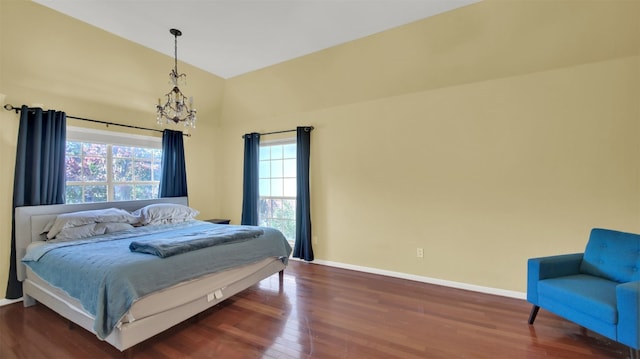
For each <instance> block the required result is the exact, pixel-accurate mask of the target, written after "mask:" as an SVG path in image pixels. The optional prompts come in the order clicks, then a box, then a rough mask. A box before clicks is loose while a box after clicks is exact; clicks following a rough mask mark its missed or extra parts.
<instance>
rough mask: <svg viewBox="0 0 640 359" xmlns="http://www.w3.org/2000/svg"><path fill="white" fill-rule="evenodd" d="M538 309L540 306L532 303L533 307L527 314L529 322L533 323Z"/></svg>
mask: <svg viewBox="0 0 640 359" xmlns="http://www.w3.org/2000/svg"><path fill="white" fill-rule="evenodd" d="M539 310H540V307H539V306H537V305H535V304H534V305H533V308H531V313H530V314H529V324H533V321H534V320H536V315H538V311H539Z"/></svg>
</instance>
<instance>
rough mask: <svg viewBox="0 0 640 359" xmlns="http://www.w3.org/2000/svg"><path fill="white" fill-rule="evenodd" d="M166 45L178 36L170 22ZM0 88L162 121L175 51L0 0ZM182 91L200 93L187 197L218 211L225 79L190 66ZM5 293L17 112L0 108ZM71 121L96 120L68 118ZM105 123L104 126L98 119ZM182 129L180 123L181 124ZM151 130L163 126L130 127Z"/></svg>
mask: <svg viewBox="0 0 640 359" xmlns="http://www.w3.org/2000/svg"><path fill="white" fill-rule="evenodd" d="M164 35H166V37H167V46H168V47H169V48H170V47H171V46H173V39H172V38H171V34H169V31H168V29H167V32H166V34H159V35H158V36H164ZM0 46H1V50H0V94H4V95H6V98H5V99H4V102H3V103H2V105H4V104H5V103H9V104H12V105H14V106H20V105H22V104H26V105H32V104H42V105H43V106H44V108H53V109H59V110H63V111H65V112H66V113H67V114H68V115H71V116H78V117H85V118H92V119H98V120H104V121H111V122H117V123H124V124H130V125H137V126H143V127H151V128H160V127H156V124H155V104H157V101H158V97H160V96H161V95H162V94H164V93H166V92H168V91H169V90H170V88H169V84H168V82H169V72H170V70H171V68H172V67H173V58H171V57H168V56H165V55H162V54H160V53H158V52H155V51H153V50H150V49H148V48H145V47H142V46H139V45H137V44H134V43H132V42H129V41H125V40H123V39H121V38H119V37H117V36H115V35H112V34H109V33H107V32H104V31H102V30H99V29H97V28H95V27H92V26H89V25H87V24H85V23H82V22H79V21H77V20H74V19H72V18H70V17H67V16H65V15H62V14H60V13H57V12H55V11H52V10H50V9H48V8H46V7H43V6H40V5H38V4H35V3H32V2H30V1H25V0H0ZM179 70H180V71H181V72H185V73H187V77H188V84H187V86H186V87H185V88H184V91H185V92H186V93H187V94H188V95H190V96H191V95H192V96H194V97H195V99H196V107H197V109H198V128H197V129H196V130H194V131H192V133H193V136H192V137H190V138H186V139H185V151H186V154H187V172H188V173H189V176H188V181H189V182H188V186H189V192H190V194H192V196H191V197H190V204H191V205H192V206H193V207H195V208H198V209H199V210H200V211H201V212H202V214H201V215H200V217H201V218H215V217H218V216H221V213H219V212H220V208H221V207H220V205H219V201H218V200H217V197H216V193H215V191H214V190H213V188H215V187H219V185H218V184H217V183H216V170H215V168H216V161H217V159H218V156H217V152H216V151H215V149H214V141H213V139H214V138H216V137H217V136H218V133H217V132H218V129H219V121H220V110H221V103H222V94H223V86H224V80H223V79H221V78H219V77H216V76H214V75H212V74H209V73H207V72H204V71H202V70H199V69H196V68H194V67H192V66H188V65H185V64H182V63H181V64H179ZM0 122H1V123H2V127H1V128H0V166H2V168H3V171H1V172H0V296H4V293H5V285H6V278H7V273H8V268H9V264H8V263H9V248H10V246H9V243H10V242H9V238H10V234H11V204H12V196H13V167H14V164H15V148H16V143H17V131H18V115H16V114H15V113H13V112H9V111H5V110H4V109H0ZM68 124H69V125H74V126H84V127H87V126H91V124H89V123H88V122H81V121H77V120H68ZM94 127H97V128H102V129H104V126H94ZM178 129H179V128H178ZM109 130H111V131H127V132H130V133H139V134H144V135H151V136H161V133H155V132H147V131H137V132H136V131H132V130H127V129H124V128H120V127H114V126H111V127H109Z"/></svg>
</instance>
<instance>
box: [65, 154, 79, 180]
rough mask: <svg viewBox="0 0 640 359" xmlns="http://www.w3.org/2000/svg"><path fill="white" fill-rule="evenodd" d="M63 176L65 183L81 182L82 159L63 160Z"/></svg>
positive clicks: (68, 157)
mask: <svg viewBox="0 0 640 359" xmlns="http://www.w3.org/2000/svg"><path fill="white" fill-rule="evenodd" d="M64 162H65V164H64V166H65V169H64V176H65V179H66V180H67V181H74V182H77V181H82V158H80V157H75V156H73V157H70V156H67V157H66V158H65V159H64Z"/></svg>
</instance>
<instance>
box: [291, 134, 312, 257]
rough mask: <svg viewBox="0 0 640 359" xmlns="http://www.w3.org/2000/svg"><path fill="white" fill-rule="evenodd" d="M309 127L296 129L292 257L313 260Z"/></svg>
mask: <svg viewBox="0 0 640 359" xmlns="http://www.w3.org/2000/svg"><path fill="white" fill-rule="evenodd" d="M311 129H312V128H311V127H298V128H297V129H296V149H297V154H296V167H297V174H296V187H297V194H296V195H297V197H296V243H295V245H294V246H293V257H294V258H301V259H304V260H305V261H312V260H313V247H312V245H311V243H312V242H311V196H310V193H309V157H310V153H311Z"/></svg>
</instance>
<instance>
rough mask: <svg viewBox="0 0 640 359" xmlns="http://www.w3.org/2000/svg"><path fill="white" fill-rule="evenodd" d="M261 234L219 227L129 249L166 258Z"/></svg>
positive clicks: (138, 243)
mask: <svg viewBox="0 0 640 359" xmlns="http://www.w3.org/2000/svg"><path fill="white" fill-rule="evenodd" d="M262 234H264V231H263V230H262V229H260V228H255V227H239V226H227V225H219V226H216V227H214V228H211V229H207V230H205V231H201V232H194V233H190V234H188V235H182V236H173V237H163V238H157V239H150V240H146V241H133V242H131V244H129V249H130V250H131V251H132V252H139V253H147V254H153V255H155V256H158V257H161V258H166V257H170V256H174V255H176V254H181V253H185V252H189V251H195V250H196V249H201V248H205V247H211V246H215V245H219V244H227V243H233V242H237V241H242V240H247V239H250V238H256V237H258V236H260V235H262Z"/></svg>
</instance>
